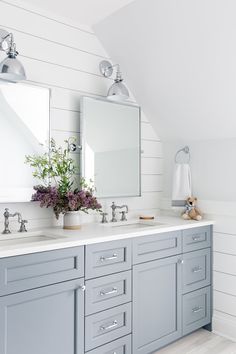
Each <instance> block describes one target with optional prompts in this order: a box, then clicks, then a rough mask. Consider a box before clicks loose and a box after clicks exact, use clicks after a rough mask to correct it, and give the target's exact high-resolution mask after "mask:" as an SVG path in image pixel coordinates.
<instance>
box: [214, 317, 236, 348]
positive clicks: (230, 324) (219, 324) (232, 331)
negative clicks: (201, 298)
mask: <svg viewBox="0 0 236 354" xmlns="http://www.w3.org/2000/svg"><path fill="white" fill-rule="evenodd" d="M213 332H214V333H216V334H218V335H220V336H222V337H225V338H227V339H230V340H232V341H233V342H236V317H233V316H230V315H227V314H224V313H222V312H219V311H215V312H214V316H213Z"/></svg>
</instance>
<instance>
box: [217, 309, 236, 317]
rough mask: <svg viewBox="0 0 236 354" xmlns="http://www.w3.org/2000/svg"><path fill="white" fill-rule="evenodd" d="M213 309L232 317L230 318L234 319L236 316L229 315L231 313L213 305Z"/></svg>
mask: <svg viewBox="0 0 236 354" xmlns="http://www.w3.org/2000/svg"><path fill="white" fill-rule="evenodd" d="M214 310H216V311H217V312H220V313H223V314H225V315H228V316H230V317H232V319H236V316H234V315H231V314H230V313H228V312H225V311H222V310H219V309H218V308H216V307H214Z"/></svg>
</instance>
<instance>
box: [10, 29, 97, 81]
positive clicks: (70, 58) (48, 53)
mask: <svg viewBox="0 0 236 354" xmlns="http://www.w3.org/2000/svg"><path fill="white" fill-rule="evenodd" d="M4 28H5V29H6V30H8V31H9V32H10V31H11V28H8V27H4ZM14 39H15V42H16V43H17V47H18V48H19V49H20V55H21V56H24V57H27V58H32V59H36V60H39V61H43V62H48V63H51V64H55V65H57V66H64V67H67V68H71V69H74V70H80V71H83V72H87V73H90V74H94V75H99V76H101V74H100V71H99V63H100V61H101V58H100V57H98V56H96V55H93V54H89V53H87V52H84V51H81V50H78V49H74V48H71V47H68V46H65V45H62V44H59V43H55V42H51V41H47V40H45V39H43V38H39V37H35V36H33V38H32V35H31V34H26V33H22V32H19V31H16V30H14ZM62 51H63V55H62Z"/></svg>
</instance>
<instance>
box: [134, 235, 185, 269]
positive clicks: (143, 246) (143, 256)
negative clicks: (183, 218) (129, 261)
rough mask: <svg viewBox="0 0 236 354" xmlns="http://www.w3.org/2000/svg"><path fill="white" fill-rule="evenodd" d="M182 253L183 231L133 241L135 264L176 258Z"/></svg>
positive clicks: (138, 238)
mask: <svg viewBox="0 0 236 354" xmlns="http://www.w3.org/2000/svg"><path fill="white" fill-rule="evenodd" d="M181 251H182V237H181V231H174V232H166V233H163V234H156V235H150V236H144V237H137V238H136V239H135V240H134V241H133V263H134V264H138V263H142V262H148V261H152V260H155V259H159V258H164V257H169V256H174V255H177V254H180V253H181Z"/></svg>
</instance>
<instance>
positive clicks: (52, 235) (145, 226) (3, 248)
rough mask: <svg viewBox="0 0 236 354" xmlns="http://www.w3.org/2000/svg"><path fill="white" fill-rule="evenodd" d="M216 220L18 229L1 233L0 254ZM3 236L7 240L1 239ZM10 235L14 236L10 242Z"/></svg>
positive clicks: (161, 219)
mask: <svg viewBox="0 0 236 354" xmlns="http://www.w3.org/2000/svg"><path fill="white" fill-rule="evenodd" d="M137 223H139V225H137ZM141 224H142V225H141ZM213 224H214V221H212V220H207V219H203V220H201V221H186V220H183V219H181V218H180V217H174V216H159V217H157V218H155V220H153V221H140V220H137V219H133V220H129V221H123V222H118V223H108V224H99V223H89V224H83V225H82V227H81V229H80V230H76V231H69V230H63V229H62V228H56V227H55V228H44V229H37V230H31V231H30V232H28V233H27V234H23V233H22V234H19V233H16V234H10V235H9V236H8V235H5V236H3V235H2V239H1V235H0V258H4V257H11V256H17V255H24V254H29V253H36V252H45V251H52V250H57V249H62V248H69V247H78V246H84V245H88V244H93V243H100V242H107V241H115V240H121V239H128V238H129V239H130V238H134V237H140V236H145V235H153V234H156V235H157V237H158V234H160V233H164V232H170V231H177V230H185V229H190V228H194V227H201V226H207V225H213ZM40 235H43V237H42V239H43V241H42V240H40V241H34V242H32V241H31V240H32V239H33V238H34V237H38V238H39V239H40ZM45 236H46V237H45ZM3 237H4V240H6V241H7V242H4V241H3V242H2V241H1V240H3ZM44 237H45V240H44ZM10 238H11V239H12V240H11V241H10V242H9V244H8V240H9V239H10ZM22 238H23V239H24V240H23V242H18V241H17V239H21V240H22ZM1 242H2V245H1ZM4 243H5V244H4Z"/></svg>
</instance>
